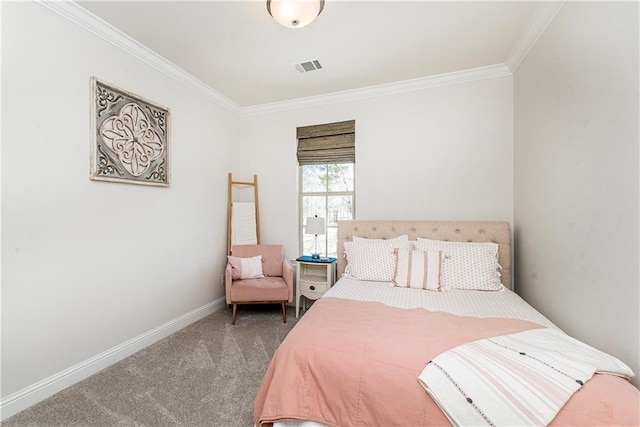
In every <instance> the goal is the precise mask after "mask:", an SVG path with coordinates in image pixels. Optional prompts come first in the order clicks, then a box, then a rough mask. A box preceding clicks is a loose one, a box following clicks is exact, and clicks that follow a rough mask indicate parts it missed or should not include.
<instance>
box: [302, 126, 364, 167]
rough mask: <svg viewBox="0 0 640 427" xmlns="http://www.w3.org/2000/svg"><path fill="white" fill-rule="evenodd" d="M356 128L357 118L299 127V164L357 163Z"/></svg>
mask: <svg viewBox="0 0 640 427" xmlns="http://www.w3.org/2000/svg"><path fill="white" fill-rule="evenodd" d="M355 128H356V121H355V120H347V121H344V122H335V123H325V124H321V125H313V126H302V127H298V128H297V129H296V134H297V138H298V164H299V165H314V164H323V163H355V162H356V143H355V140H356V133H355V132H356V129H355Z"/></svg>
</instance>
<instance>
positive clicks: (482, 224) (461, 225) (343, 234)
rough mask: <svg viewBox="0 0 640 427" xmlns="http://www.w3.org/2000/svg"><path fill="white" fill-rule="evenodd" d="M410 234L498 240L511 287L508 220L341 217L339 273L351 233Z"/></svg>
mask: <svg viewBox="0 0 640 427" xmlns="http://www.w3.org/2000/svg"><path fill="white" fill-rule="evenodd" d="M402 234H407V235H408V236H409V240H416V238H418V237H422V238H424V239H434V240H449V241H452V242H494V243H497V244H498V262H499V263H500V265H501V266H502V272H501V274H502V277H501V279H502V284H503V285H504V286H506V287H507V288H508V289H512V287H511V231H510V229H509V223H508V222H506V221H358V220H354V221H338V277H341V276H342V273H344V268H345V267H346V264H347V261H346V260H345V259H344V242H349V241H351V236H354V235H355V236H358V237H367V238H370V239H389V238H392V237H396V236H400V235H402Z"/></svg>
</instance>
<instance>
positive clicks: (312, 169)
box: [302, 165, 328, 193]
mask: <svg viewBox="0 0 640 427" xmlns="http://www.w3.org/2000/svg"><path fill="white" fill-rule="evenodd" d="M327 166H328V165H304V166H303V167H302V169H303V173H302V192H303V193H312V192H316V191H323V192H324V191H327Z"/></svg>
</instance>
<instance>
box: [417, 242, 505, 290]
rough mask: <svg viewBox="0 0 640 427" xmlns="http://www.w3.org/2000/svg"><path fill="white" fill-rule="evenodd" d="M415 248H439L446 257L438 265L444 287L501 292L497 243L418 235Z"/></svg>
mask: <svg viewBox="0 0 640 427" xmlns="http://www.w3.org/2000/svg"><path fill="white" fill-rule="evenodd" d="M416 249H419V250H423V251H433V250H441V251H442V252H443V253H444V254H445V257H446V259H447V261H446V262H445V263H444V266H443V268H442V286H443V287H444V288H445V289H465V290H478V291H501V290H503V289H504V286H502V283H501V282H500V273H499V271H498V270H499V269H500V266H499V265H498V244H497V243H491V242H482V243H480V242H444V241H441V240H429V239H422V238H418V240H417V242H416Z"/></svg>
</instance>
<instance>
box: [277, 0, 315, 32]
mask: <svg viewBox="0 0 640 427" xmlns="http://www.w3.org/2000/svg"><path fill="white" fill-rule="evenodd" d="M322 9H324V0H267V10H268V11H269V14H270V15H271V16H273V19H275V20H276V21H277V22H278V23H279V24H280V25H283V26H285V27H287V28H301V27H304V26H305V25H309V24H310V23H311V22H313V20H314V19H316V18H317V17H318V15H320V12H322Z"/></svg>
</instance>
